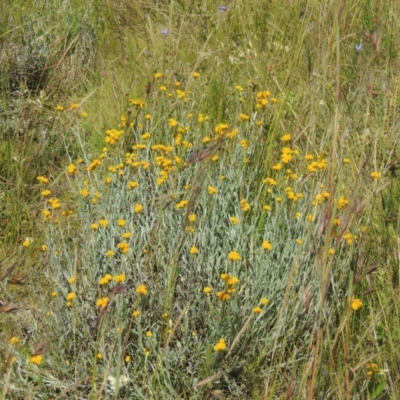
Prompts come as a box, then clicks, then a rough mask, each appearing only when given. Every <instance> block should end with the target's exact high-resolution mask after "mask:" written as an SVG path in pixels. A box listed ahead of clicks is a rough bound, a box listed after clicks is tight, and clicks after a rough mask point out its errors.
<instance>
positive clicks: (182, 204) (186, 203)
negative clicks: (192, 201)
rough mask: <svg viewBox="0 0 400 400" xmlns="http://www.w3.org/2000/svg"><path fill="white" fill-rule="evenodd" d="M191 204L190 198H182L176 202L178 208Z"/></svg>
mask: <svg viewBox="0 0 400 400" xmlns="http://www.w3.org/2000/svg"><path fill="white" fill-rule="evenodd" d="M188 204H189V201H188V200H181V201H180V202H179V203H177V204H176V208H183V207H186V206H187V205H188Z"/></svg>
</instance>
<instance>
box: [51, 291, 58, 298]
mask: <svg viewBox="0 0 400 400" xmlns="http://www.w3.org/2000/svg"><path fill="white" fill-rule="evenodd" d="M50 296H51V297H57V296H58V294H57V292H51V293H50Z"/></svg>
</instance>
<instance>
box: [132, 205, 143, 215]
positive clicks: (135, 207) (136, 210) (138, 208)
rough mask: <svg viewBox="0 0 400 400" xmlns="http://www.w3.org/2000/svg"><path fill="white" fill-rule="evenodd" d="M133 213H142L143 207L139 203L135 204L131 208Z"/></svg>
mask: <svg viewBox="0 0 400 400" xmlns="http://www.w3.org/2000/svg"><path fill="white" fill-rule="evenodd" d="M133 211H135V213H140V212H142V211H143V206H142V205H141V204H139V203H136V204H135V206H134V208H133Z"/></svg>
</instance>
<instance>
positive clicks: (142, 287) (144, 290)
mask: <svg viewBox="0 0 400 400" xmlns="http://www.w3.org/2000/svg"><path fill="white" fill-rule="evenodd" d="M136 293H137V294H142V295H146V294H147V293H148V291H147V287H146V285H139V286H138V287H137V288H136Z"/></svg>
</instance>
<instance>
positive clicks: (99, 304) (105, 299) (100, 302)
mask: <svg viewBox="0 0 400 400" xmlns="http://www.w3.org/2000/svg"><path fill="white" fill-rule="evenodd" d="M109 301H110V299H109V298H108V297H102V298H100V299H98V300H97V301H96V306H97V307H100V308H106V307H107V304H108V303H109Z"/></svg>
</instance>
